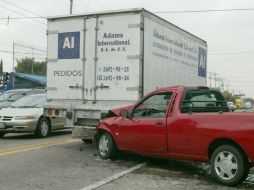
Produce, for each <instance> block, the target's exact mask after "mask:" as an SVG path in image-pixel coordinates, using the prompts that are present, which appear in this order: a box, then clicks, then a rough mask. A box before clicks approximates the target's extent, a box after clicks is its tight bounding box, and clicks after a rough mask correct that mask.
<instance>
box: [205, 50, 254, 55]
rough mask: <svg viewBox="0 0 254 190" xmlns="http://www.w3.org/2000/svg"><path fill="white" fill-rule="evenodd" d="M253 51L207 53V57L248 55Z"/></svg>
mask: <svg viewBox="0 0 254 190" xmlns="http://www.w3.org/2000/svg"><path fill="white" fill-rule="evenodd" d="M249 53H254V51H238V52H225V53H209V54H208V55H233V54H249Z"/></svg>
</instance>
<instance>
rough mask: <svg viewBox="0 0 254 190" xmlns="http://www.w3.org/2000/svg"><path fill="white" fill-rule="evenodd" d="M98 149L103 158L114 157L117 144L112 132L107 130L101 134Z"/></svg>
mask: <svg viewBox="0 0 254 190" xmlns="http://www.w3.org/2000/svg"><path fill="white" fill-rule="evenodd" d="M98 151H99V155H100V157H101V158H102V159H108V158H112V157H114V155H115V153H116V145H115V142H114V140H113V138H112V136H111V135H110V134H108V133H106V132H103V133H101V134H100V136H99V140H98Z"/></svg>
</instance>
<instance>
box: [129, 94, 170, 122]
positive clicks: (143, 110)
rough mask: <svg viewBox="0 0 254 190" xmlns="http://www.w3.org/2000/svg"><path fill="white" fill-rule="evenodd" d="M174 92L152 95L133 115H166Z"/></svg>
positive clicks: (148, 116)
mask: <svg viewBox="0 0 254 190" xmlns="http://www.w3.org/2000/svg"><path fill="white" fill-rule="evenodd" d="M172 94H173V92H164V93H159V94H155V95H152V96H150V97H148V98H147V99H145V100H144V101H143V102H141V103H140V104H139V105H138V106H137V107H136V108H135V109H134V110H133V112H132V116H133V117H144V118H157V117H165V116H166V112H167V107H168V105H169V102H170V99H171V96H172Z"/></svg>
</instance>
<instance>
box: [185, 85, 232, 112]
mask: <svg viewBox="0 0 254 190" xmlns="http://www.w3.org/2000/svg"><path fill="white" fill-rule="evenodd" d="M219 111H222V112H229V108H228V105H227V102H226V101H225V100H224V97H223V96H222V95H221V93H220V92H218V91H216V90H210V89H202V90H201V89H189V90H186V91H185V93H184V96H183V100H182V103H181V112H182V113H187V112H198V113H200V112H219Z"/></svg>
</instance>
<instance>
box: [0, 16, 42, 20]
mask: <svg viewBox="0 0 254 190" xmlns="http://www.w3.org/2000/svg"><path fill="white" fill-rule="evenodd" d="M31 18H32V19H46V17H38V16H27V17H0V20H25V19H31Z"/></svg>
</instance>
